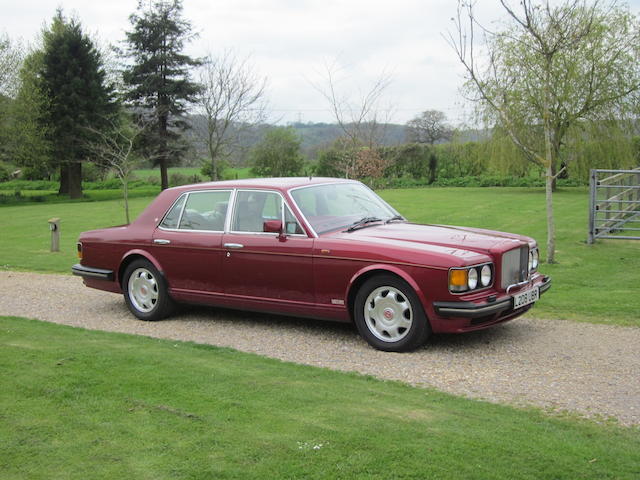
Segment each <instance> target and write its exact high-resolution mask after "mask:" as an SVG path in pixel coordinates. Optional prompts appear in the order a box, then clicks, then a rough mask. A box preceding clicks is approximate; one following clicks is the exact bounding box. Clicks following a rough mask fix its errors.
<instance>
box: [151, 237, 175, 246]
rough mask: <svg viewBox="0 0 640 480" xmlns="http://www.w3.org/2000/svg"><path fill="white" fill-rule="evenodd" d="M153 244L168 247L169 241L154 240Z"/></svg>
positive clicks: (162, 239)
mask: <svg viewBox="0 0 640 480" xmlns="http://www.w3.org/2000/svg"><path fill="white" fill-rule="evenodd" d="M153 243H157V244H158V245H168V244H170V243H171V240H165V239H164V238H154V239H153Z"/></svg>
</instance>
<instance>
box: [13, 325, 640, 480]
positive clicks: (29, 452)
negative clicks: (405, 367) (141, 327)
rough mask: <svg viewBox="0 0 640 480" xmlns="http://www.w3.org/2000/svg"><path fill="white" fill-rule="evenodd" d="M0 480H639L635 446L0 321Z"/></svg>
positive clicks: (344, 379)
mask: <svg viewBox="0 0 640 480" xmlns="http://www.w3.org/2000/svg"><path fill="white" fill-rule="evenodd" d="M0 344H1V348H0V365H2V388H1V389H0V418H1V420H2V421H0V438H2V441H1V442H0V477H1V478H2V479H3V480H10V479H24V478H29V479H36V480H37V479H47V480H50V479H65V480H67V479H83V480H84V479H86V478H91V479H101V478H105V479H107V478H108V479H113V478H148V479H164V478H167V479H182V478H190V479H191V478H224V479H232V478H233V479H236V478H237V479H251V478H259V479H267V478H268V479H279V478H307V479H326V478H345V479H347V478H348V479H351V478H364V479H371V478H389V479H391V478H394V479H395V478H403V479H410V478H415V479H424V478H442V479H448V478H456V479H494V480H497V479H532V480H534V479H535V480H540V479H570V480H574V479H598V480H601V479H637V478H638V473H639V470H638V466H639V465H640V430H638V429H637V428H621V427H618V426H616V425H613V424H610V423H609V424H602V425H599V424H596V423H594V422H591V421H587V420H577V419H574V418H558V417H550V416H548V415H546V414H544V413H543V412H541V411H539V410H536V409H526V410H523V409H515V408H512V407H507V406H500V405H495V404H490V403H485V402H481V401H475V400H468V399H463V398H458V397H454V396H451V395H447V394H444V393H439V392H436V391H433V390H426V389H419V388H413V387H410V386H408V385H405V384H401V383H397V382H384V381H380V380H376V379H373V378H371V377H364V376H360V375H356V374H346V373H339V372H332V371H329V370H326V369H319V368H314V367H307V366H301V365H294V364H289V363H283V362H280V361H277V360H272V359H265V358H262V357H258V356H256V355H250V354H245V353H241V352H237V351H233V350H230V349H220V348H216V347H210V346H203V345H195V344H190V343H181V342H176V341H167V340H157V339H151V338H147V337H137V336H130V335H124V334H114V333H106V332H96V331H87V330H82V329H76V328H71V327H65V326H60V325H55V324H49V323H44V322H38V321H33V320H26V319H20V318H7V317H0Z"/></svg>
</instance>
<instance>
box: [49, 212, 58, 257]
mask: <svg viewBox="0 0 640 480" xmlns="http://www.w3.org/2000/svg"><path fill="white" fill-rule="evenodd" d="M49 230H51V251H52V252H59V251H60V219H59V218H50V219H49Z"/></svg>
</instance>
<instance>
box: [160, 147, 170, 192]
mask: <svg viewBox="0 0 640 480" xmlns="http://www.w3.org/2000/svg"><path fill="white" fill-rule="evenodd" d="M160 155H161V158H160V188H161V189H162V190H166V189H167V188H169V175H168V174H167V157H166V154H165V153H161V154H160Z"/></svg>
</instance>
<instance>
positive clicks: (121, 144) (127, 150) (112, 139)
mask: <svg viewBox="0 0 640 480" xmlns="http://www.w3.org/2000/svg"><path fill="white" fill-rule="evenodd" d="M138 117H139V116H138ZM106 122H107V125H108V127H107V128H106V129H104V130H96V129H90V131H91V133H92V134H93V135H92V136H93V137H94V138H93V141H92V142H91V143H90V144H89V145H88V147H89V151H91V152H92V153H93V155H94V156H95V159H94V161H95V163H96V164H98V165H100V166H102V167H104V168H107V169H109V170H111V171H113V172H114V173H115V175H116V176H117V177H118V178H119V179H120V183H122V195H123V199H124V212H125V218H126V221H127V223H129V182H130V181H131V178H132V176H133V171H134V170H135V168H136V167H137V165H138V161H137V160H138V159H137V157H136V156H135V152H134V148H135V145H136V140H137V139H138V137H139V136H140V135H141V134H142V133H143V132H144V130H145V127H146V125H144V124H141V123H136V121H134V120H133V119H132V116H130V115H128V114H126V113H124V112H123V113H121V114H120V115H119V116H118V117H115V118H110V119H106Z"/></svg>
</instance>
